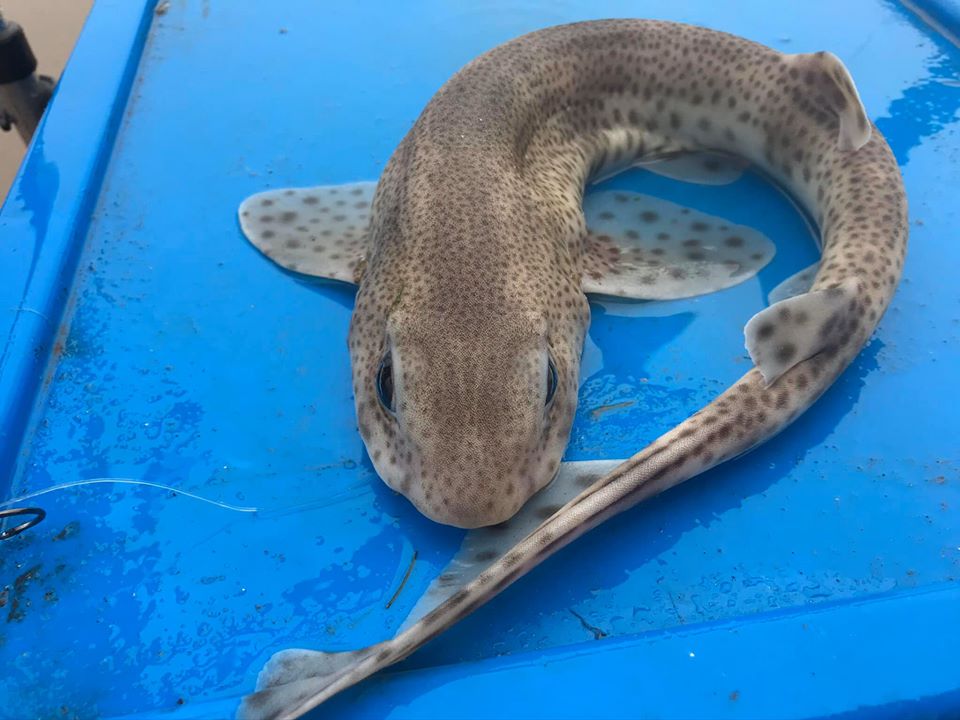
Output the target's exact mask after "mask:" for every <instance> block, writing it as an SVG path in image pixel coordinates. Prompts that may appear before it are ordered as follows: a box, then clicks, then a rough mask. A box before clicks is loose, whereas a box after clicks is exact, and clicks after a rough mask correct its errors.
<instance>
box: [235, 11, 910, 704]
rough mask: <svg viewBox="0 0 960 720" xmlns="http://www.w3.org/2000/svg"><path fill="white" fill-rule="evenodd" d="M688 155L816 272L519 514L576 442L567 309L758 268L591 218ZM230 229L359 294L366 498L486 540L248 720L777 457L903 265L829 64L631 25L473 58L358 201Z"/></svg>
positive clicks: (251, 202) (869, 152) (646, 203)
mask: <svg viewBox="0 0 960 720" xmlns="http://www.w3.org/2000/svg"><path fill="white" fill-rule="evenodd" d="M703 151H708V152H710V153H713V154H715V155H711V156H710V158H713V159H709V158H708V160H706V161H704V162H703V167H701V168H700V169H701V170H704V171H705V172H706V174H707V175H709V174H710V172H713V171H716V170H717V168H718V161H717V160H716V158H717V157H718V156H719V157H726V156H734V157H736V158H740V159H742V160H744V161H747V162H749V163H752V164H755V165H756V166H758V167H759V168H760V169H761V170H762V171H763V172H765V173H766V174H767V175H769V176H770V177H771V178H772V179H773V180H774V181H776V182H777V183H779V184H780V185H782V186H783V187H785V188H786V190H787V191H788V192H789V193H790V194H791V195H792V196H793V197H794V198H795V199H796V200H797V201H798V202H799V203H800V204H801V205H802V206H803V207H804V208H805V209H806V210H807V212H808V213H809V214H810V216H811V217H812V218H813V219H814V220H815V221H816V223H817V225H818V227H819V230H820V234H821V240H822V251H823V257H822V261H821V263H820V265H819V267H818V268H816V269H815V271H809V272H807V273H806V275H804V276H798V277H799V278H800V279H799V280H798V281H796V282H793V283H792V284H791V286H790V290H789V292H784V293H781V296H782V297H783V299H780V300H779V301H778V302H776V303H775V304H773V305H772V306H770V307H768V308H766V309H765V310H763V311H761V312H760V313H758V314H757V315H756V316H754V317H753V318H752V319H751V320H750V321H749V322H748V323H747V324H746V327H745V336H746V345H747V349H748V351H749V353H750V355H751V357H752V359H753V361H754V363H755V367H754V368H752V369H751V370H750V371H749V372H748V373H746V375H744V376H743V377H742V378H741V379H740V380H739V381H738V382H737V383H735V384H734V386H733V387H731V388H730V389H728V390H727V391H726V392H724V393H723V394H721V395H720V396H719V397H718V398H716V399H715V400H714V401H713V402H711V403H710V404H709V405H707V406H706V407H704V408H703V409H702V410H700V411H699V412H697V413H696V414H694V415H693V416H691V417H690V418H688V419H687V420H686V421H684V422H683V423H681V424H680V425H679V426H677V427H675V428H674V429H672V430H670V431H669V432H668V433H666V434H665V435H663V436H662V437H660V438H659V439H658V440H656V441H655V442H654V443H652V444H651V445H650V446H648V447H647V448H645V449H643V450H642V451H641V452H639V453H638V454H636V455H635V456H633V457H632V458H630V459H628V460H626V461H624V462H623V463H618V464H616V466H615V467H613V468H612V469H611V468H610V466H609V464H608V465H604V466H596V465H590V466H588V467H584V468H581V470H582V472H580V474H579V476H577V474H576V473H567V474H565V473H564V471H562V470H561V471H560V476H559V477H558V479H557V481H555V482H554V483H553V484H552V485H550V486H549V487H547V488H546V490H543V491H542V492H540V493H539V494H537V493H538V491H541V490H542V489H543V488H544V487H546V486H547V485H548V484H549V483H550V481H551V479H553V478H554V477H555V476H556V475H557V472H558V469H559V468H560V459H561V457H562V454H563V450H564V448H565V446H566V443H567V439H568V435H569V431H570V427H571V424H572V421H573V416H574V412H575V408H576V400H577V383H578V373H579V358H580V352H581V349H582V344H583V339H584V334H585V331H586V328H587V326H588V322H589V309H588V305H587V300H586V293H591V292H597V293H602V294H609V295H619V296H624V297H634V298H646V299H656V298H673V297H685V296H689V295H695V294H699V293H702V292H710V291H712V290H718V289H721V288H724V287H728V286H730V285H732V284H735V283H737V282H740V281H741V280H742V279H744V278H746V277H749V276H750V275H751V274H753V273H755V272H756V271H758V270H759V268H760V267H762V266H763V264H765V263H766V262H767V261H769V259H770V257H771V256H772V248H771V246H770V244H769V242H768V241H767V240H766V239H765V238H763V237H762V236H760V235H759V234H757V233H755V232H754V231H751V230H749V229H748V228H738V227H734V226H731V225H729V224H728V223H726V221H723V220H722V219H719V218H711V217H707V216H703V215H702V214H698V213H696V211H692V210H689V209H687V208H680V207H678V206H673V205H671V204H670V203H664V202H663V201H659V200H656V199H653V198H645V197H643V196H636V195H633V194H630V193H607V194H603V195H604V197H602V198H599V199H597V200H595V198H596V196H592V197H591V198H590V199H589V200H588V203H587V204H588V208H587V212H586V216H585V209H584V199H583V192H584V186H585V184H586V183H587V182H588V181H590V180H591V179H594V178H596V177H598V176H603V175H609V174H611V173H614V172H617V171H619V170H621V169H624V168H626V167H628V166H630V165H634V164H637V163H641V162H645V161H648V160H650V159H657V158H664V157H672V156H674V155H676V154H677V153H689V152H703ZM591 203H593V205H592V206H591ZM240 219H241V225H242V227H243V230H244V232H245V234H246V235H247V237H248V238H249V239H250V240H251V241H252V242H253V243H254V244H255V245H256V246H257V247H258V248H259V249H260V250H261V251H263V252H264V253H265V254H267V255H268V256H269V257H271V258H272V259H273V260H274V261H276V262H277V263H279V264H280V265H282V266H284V267H286V268H288V269H291V270H295V271H297V272H303V273H307V274H312V275H319V276H324V277H329V278H333V279H338V280H345V281H351V282H356V283H358V284H359V291H358V294H357V302H356V308H355V310H354V314H353V319H352V324H351V329H350V339H349V347H350V353H351V359H352V363H353V374H354V392H355V396H356V407H357V419H358V426H359V429H360V432H361V435H362V436H363V439H364V441H365V443H366V445H367V449H368V451H369V453H370V456H371V459H372V461H373V463H374V465H375V467H376V469H377V471H378V473H380V475H381V477H383V479H384V480H385V481H386V482H387V483H388V484H389V485H390V486H391V487H393V488H394V489H396V490H398V491H399V492H401V493H403V494H404V495H406V496H407V497H408V498H409V499H410V500H411V501H412V502H413V503H414V504H415V505H416V506H417V507H418V508H419V509H420V510H421V511H422V512H424V513H425V514H426V515H428V516H429V517H432V518H434V519H436V520H438V521H441V522H447V523H450V524H455V525H459V526H462V527H482V526H487V525H494V524H497V528H498V530H497V531H492V530H480V531H478V532H477V533H472V534H470V536H468V540H467V542H466V543H465V545H464V548H463V550H462V551H461V554H460V555H459V556H458V558H457V559H455V562H454V563H453V564H452V567H454V569H453V570H451V571H450V572H447V573H444V574H443V575H441V576H440V577H439V578H438V579H437V581H436V582H435V583H434V586H433V587H431V590H430V591H429V592H428V594H427V596H425V597H424V599H423V600H422V601H421V603H420V604H418V606H417V608H415V610H414V613H413V615H412V616H411V618H409V619H408V621H407V623H406V625H405V629H403V630H402V631H401V632H400V633H399V634H398V635H397V636H396V637H394V638H392V639H390V640H387V641H385V642H383V643H380V644H378V645H375V646H372V647H370V648H365V649H363V650H358V651H356V652H350V653H322V652H313V651H306V650H291V651H285V652H283V653H278V654H277V655H276V656H274V658H273V659H272V660H271V661H270V663H268V665H267V667H266V668H265V669H264V671H263V672H262V673H261V677H260V680H259V682H258V691H257V692H256V693H255V694H253V695H251V696H248V697H247V698H246V699H245V701H244V704H243V706H242V707H241V711H240V714H241V716H243V717H249V718H274V717H296V716H298V715H299V714H301V713H303V712H305V711H307V710H309V709H310V708H312V707H314V706H316V705H317V704H319V703H321V702H323V701H324V700H325V699H327V698H329V697H330V696H332V695H333V694H335V693H337V692H339V691H340V690H342V689H344V688H346V687H349V686H350V685H353V684H354V683H356V682H358V681H360V680H361V679H363V678H365V677H367V676H369V675H370V674H372V673H374V672H376V671H377V670H379V669H380V668H382V667H385V666H387V665H390V664H392V663H394V662H397V661H398V660H400V659H402V658H404V657H406V656H407V655H409V654H410V653H411V652H413V651H414V650H416V649H417V648H418V647H420V646H421V645H422V644H423V643H425V642H426V641H427V640H429V639H430V638H431V637H434V636H435V635H436V634H438V633H440V632H442V631H443V630H444V629H445V628H447V627H449V626H450V625H452V624H453V623H455V622H457V620H459V619H460V618H462V617H464V616H465V615H466V614H468V613H469V612H471V611H472V610H473V609H475V608H476V607H478V606H479V605H481V604H482V603H485V602H486V601H487V600H489V599H490V598H491V597H493V596H494V595H496V594H497V593H498V592H500V591H501V590H502V589H504V588H505V587H507V586H508V585H510V584H511V583H512V582H514V581H515V580H516V579H517V578H519V577H520V576H522V575H523V574H524V573H526V572H527V571H529V570H530V569H531V568H532V567H534V566H535V565H537V564H538V563H540V562H541V561H543V560H544V559H545V558H547V557H549V556H550V555H551V554H552V553H554V552H556V551H557V550H559V549H560V548H561V547H563V546H564V545H566V544H568V543H569V542H571V541H572V540H574V539H575V538H577V537H578V536H579V535H581V534H582V533H584V532H586V531H588V530H589V529H591V528H593V527H595V526H596V525H597V524H599V523H601V522H603V521H604V520H605V519H607V518H609V517H611V516H612V515H614V514H617V513H619V512H622V511H624V510H626V509H627V508H629V507H631V506H633V505H635V504H636V503H638V502H640V501H641V500H643V499H645V498H647V497H650V496H651V495H654V494H656V493H658V492H660V491H662V490H664V489H666V488H668V487H671V486H673V485H676V484H678V483H680V482H682V481H684V480H687V479H689V478H691V477H693V476H695V475H697V474H699V473H701V472H703V471H704V470H707V469H708V468H710V467H713V466H714V465H717V464H718V463H721V462H724V461H725V460H728V459H731V458H733V457H736V456H737V455H740V454H742V453H743V452H745V451H747V450H749V449H750V448H752V447H754V446H755V445H757V444H759V443H761V442H763V441H764V440H766V439H768V438H770V437H771V436H773V435H775V434H776V433H777V432H779V431H780V430H781V429H783V428H784V427H785V426H786V425H787V424H789V423H790V422H791V421H792V420H794V419H795V418H796V417H797V416H798V415H799V414H800V413H802V412H803V411H804V410H805V409H806V408H807V407H809V406H810V405H811V404H812V403H813V402H814V401H815V400H816V399H817V398H818V397H819V396H820V394H821V393H823V391H824V390H826V388H828V387H829V386H830V384H831V383H832V382H833V381H834V379H835V378H836V377H837V376H838V375H839V374H840V372H841V371H842V370H843V369H844V368H845V367H846V366H847V365H848V364H849V363H850V361H851V360H852V359H853V358H854V357H855V356H856V354H857V353H858V352H859V350H860V348H861V347H862V346H863V344H864V343H865V342H866V340H867V339H868V338H869V336H870V334H871V333H872V332H873V330H874V328H875V327H876V324H877V322H878V321H879V319H880V317H881V316H882V314H883V312H884V310H885V308H886V307H887V305H888V303H889V302H890V299H891V297H892V295H893V292H894V290H895V287H896V285H897V282H898V279H899V277H900V272H901V268H902V265H903V260H904V255H905V252H906V244H907V222H906V198H905V195H904V191H903V185H902V181H901V178H900V173H899V170H898V167H897V164H896V161H895V160H894V158H893V156H892V154H891V152H890V150H889V148H888V147H887V145H886V143H885V141H884V140H883V138H882V137H881V136H880V134H879V133H878V132H877V131H876V129H875V128H874V127H873V126H872V125H871V123H870V122H869V120H868V119H867V116H866V113H865V111H864V109H863V106H862V104H861V102H860V99H859V96H858V94H857V91H856V89H855V87H854V85H853V82H852V80H851V78H850V76H849V74H848V73H847V71H846V69H845V68H844V67H843V65H842V63H841V62H840V61H839V60H838V59H837V58H836V57H834V56H833V55H830V54H829V53H815V54H800V55H785V54H782V53H779V52H776V51H774V50H771V49H769V48H766V47H763V46H761V45H758V44H756V43H753V42H750V41H748V40H744V39H741V38H737V37H734V36H731V35H727V34H724V33H720V32H715V31H711V30H707V29H704V28H699V27H693V26H687V25H680V24H675V23H669V22H655V21H642V20H610V21H598V22H587V23H579V24H575V25H568V26H561V27H556V28H550V29H546V30H542V31H539V32H535V33H532V34H530V35H526V36H524V37H521V38H518V39H517V40H514V41H512V42H509V43H507V44H505V45H502V46H500V47H498V48H495V49H494V50H492V51H490V52H488V53H486V54H485V55H483V56H481V57H479V58H477V59H476V60H474V61H473V62H472V63H470V64H469V65H467V66H466V67H465V68H464V69H463V70H461V71H460V72H459V73H457V74H456V75H455V76H454V77H453V78H452V79H451V80H450V81H448V82H447V83H446V85H444V86H443V88H441V90H440V91H439V92H438V93H437V94H436V96H435V97H434V98H433V99H432V100H431V101H430V103H429V104H428V105H427V107H426V108H425V110H424V111H423V114H422V115H421V116H420V118H419V120H418V121H417V122H416V124H415V125H414V126H413V128H412V129H411V130H410V132H409V134H408V135H407V136H406V137H405V138H404V140H403V141H402V142H401V144H400V146H399V147H398V148H397V150H396V152H395V153H394V155H393V157H392V158H391V160H390V162H389V164H388V166H387V168H386V169H385V171H384V173H383V176H382V177H381V179H380V182H379V184H378V185H376V189H375V191H374V186H373V184H370V183H367V184H355V185H351V186H341V187H317V188H304V189H291V190H278V191H270V192H267V193H261V194H259V195H255V196H253V197H251V198H249V199H248V200H247V201H245V203H244V204H243V205H242V206H241V210H240ZM804 278H806V282H802V281H803V279H804ZM598 476H599V477H598ZM584 478H587V480H585V479H584ZM535 494H537V495H536V498H535V499H534V500H533V501H531V502H529V503H527V505H526V506H525V507H523V510H520V508H521V506H523V505H524V503H525V502H526V501H527V500H528V499H529V498H530V497H531V496H534V495H535ZM518 511H519V512H518ZM504 523H506V524H504ZM504 528H509V529H510V531H511V532H510V533H506V534H505V533H503V532H502V531H503V529H504ZM504 538H506V539H504Z"/></svg>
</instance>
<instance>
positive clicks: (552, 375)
mask: <svg viewBox="0 0 960 720" xmlns="http://www.w3.org/2000/svg"><path fill="white" fill-rule="evenodd" d="M556 392H557V366H556V365H554V364H553V358H550V359H549V360H547V399H546V401H545V402H544V403H543V404H544V405H549V404H550V402H551V401H552V400H553V396H554V395H555V394H556Z"/></svg>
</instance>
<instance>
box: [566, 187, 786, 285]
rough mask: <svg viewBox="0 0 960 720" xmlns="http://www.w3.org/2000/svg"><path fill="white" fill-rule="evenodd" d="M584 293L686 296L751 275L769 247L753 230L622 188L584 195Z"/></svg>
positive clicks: (772, 249)
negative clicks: (585, 235)
mask: <svg viewBox="0 0 960 720" xmlns="http://www.w3.org/2000/svg"><path fill="white" fill-rule="evenodd" d="M583 211H584V214H585V216H586V220H587V227H588V228H589V236H588V238H587V241H586V248H585V251H584V275H583V290H584V292H587V293H599V294H603V295H615V296H620V297H628V298H635V299H646V300H669V299H675V298H684V297H691V296H694V295H703V294H706V293H710V292H714V291H716V290H722V289H724V288H727V287H731V286H733V285H737V284H739V283H741V282H743V281H744V280H746V279H747V278H750V277H752V276H753V275H756V274H757V272H759V271H760V269H761V268H763V267H764V266H765V265H766V264H767V263H768V262H770V260H771V259H772V258H773V256H774V254H775V252H776V248H775V247H774V245H773V243H772V242H770V240H769V239H768V238H767V237H766V236H764V235H763V234H761V233H760V232H758V231H757V230H754V229H753V228H748V227H745V226H743V225H734V224H733V223H731V222H730V221H729V220H725V219H724V218H720V217H714V216H712V215H707V214H705V213H702V212H699V211H698V210H694V209H692V208H688V207H684V206H683V205H677V204H675V203H672V202H668V201H667V200H661V199H660V198H656V197H652V196H649V195H641V194H638V193H631V192H623V191H608V192H599V193H594V194H592V195H588V196H587V197H586V198H585V199H584V202H583Z"/></svg>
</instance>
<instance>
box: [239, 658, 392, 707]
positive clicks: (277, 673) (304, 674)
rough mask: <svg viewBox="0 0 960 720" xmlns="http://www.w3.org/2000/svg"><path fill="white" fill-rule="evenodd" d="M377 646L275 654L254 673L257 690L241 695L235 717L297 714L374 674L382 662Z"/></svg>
mask: <svg viewBox="0 0 960 720" xmlns="http://www.w3.org/2000/svg"><path fill="white" fill-rule="evenodd" d="M381 645H382V643H381ZM379 647H380V646H378V645H371V646H370V647H366V648H363V649H361V650H350V651H347V652H332V653H331V652H319V651H316V650H299V649H292V650H282V651H280V652H278V653H275V654H274V655H273V657H271V658H270V660H269V661H268V662H267V664H266V665H264V667H263V670H261V671H260V674H259V675H258V676H257V687H256V691H255V692H253V693H251V694H250V695H247V696H245V697H244V698H243V701H242V703H241V704H240V708H239V709H238V711H237V719H238V720H279V719H280V718H296V717H299V716H300V715H302V714H303V713H305V712H307V711H308V710H310V709H311V708H313V707H316V706H317V705H319V704H320V703H322V702H323V701H325V700H327V699H328V698H330V697H332V696H333V695H335V694H337V693H338V692H340V691H341V690H343V689H345V688H347V687H350V686H351V685H354V684H355V683H358V682H360V681H361V680H363V679H364V678H366V677H369V676H370V675H372V674H373V673H375V672H376V671H377V670H378V669H379V668H380V667H381V665H382V663H381V662H378V661H377V656H376V653H377V650H378V648H379Z"/></svg>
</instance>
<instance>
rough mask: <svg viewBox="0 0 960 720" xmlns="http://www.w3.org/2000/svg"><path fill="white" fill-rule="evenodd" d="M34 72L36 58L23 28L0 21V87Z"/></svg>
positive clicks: (12, 23) (13, 23)
mask: <svg viewBox="0 0 960 720" xmlns="http://www.w3.org/2000/svg"><path fill="white" fill-rule="evenodd" d="M36 70H37V58H36V56H35V55H34V54H33V50H31V49H30V43H28V42H27V36H26V35H24V34H23V28H22V27H20V26H19V25H17V23H15V22H5V21H3V20H0V85H2V84H4V83H11V82H17V81H18V80H23V79H25V78H28V77H30V76H31V75H33V73H35V72H36Z"/></svg>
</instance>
